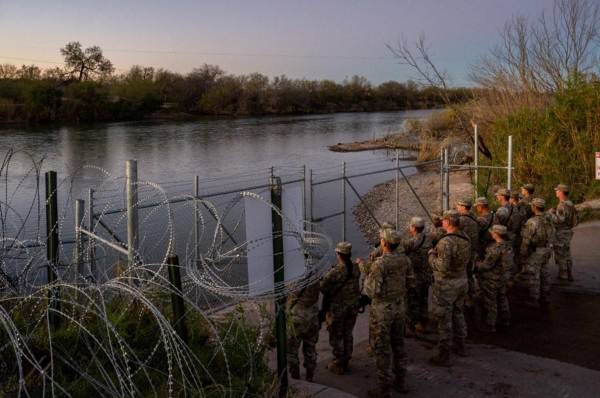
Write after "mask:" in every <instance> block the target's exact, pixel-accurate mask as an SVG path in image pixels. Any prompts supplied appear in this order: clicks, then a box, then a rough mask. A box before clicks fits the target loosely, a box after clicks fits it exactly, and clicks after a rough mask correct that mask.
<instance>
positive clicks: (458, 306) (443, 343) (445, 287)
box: [429, 210, 471, 366]
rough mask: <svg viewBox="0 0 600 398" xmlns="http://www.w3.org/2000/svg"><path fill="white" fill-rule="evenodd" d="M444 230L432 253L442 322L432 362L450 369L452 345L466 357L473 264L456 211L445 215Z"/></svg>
mask: <svg viewBox="0 0 600 398" xmlns="http://www.w3.org/2000/svg"><path fill="white" fill-rule="evenodd" d="M443 227H444V229H445V230H446V231H447V234H446V235H444V236H443V237H442V238H441V239H440V240H439V241H438V243H437V245H436V246H435V248H434V249H432V250H430V251H429V264H430V265H431V268H432V271H433V308H432V310H433V311H432V313H433V316H434V318H435V319H436V320H437V322H438V334H439V343H438V350H439V351H438V354H437V355H436V356H434V357H433V358H431V360H430V361H431V362H432V363H433V364H434V365H439V366H450V365H451V363H450V345H451V343H452V341H454V347H453V348H454V352H455V353H457V354H458V355H461V356H466V351H465V338H466V337H467V324H466V323H465V316H464V313H463V310H464V308H463V307H464V302H465V297H466V295H467V291H468V282H467V266H468V265H469V261H471V243H470V242H469V238H468V237H467V236H465V235H464V234H463V233H462V232H461V231H460V229H459V218H458V213H457V212H456V211H453V210H450V211H447V212H445V213H444V217H443Z"/></svg>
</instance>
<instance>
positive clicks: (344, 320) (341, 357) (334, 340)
mask: <svg viewBox="0 0 600 398" xmlns="http://www.w3.org/2000/svg"><path fill="white" fill-rule="evenodd" d="M357 314H358V313H357V311H356V309H348V310H346V311H345V312H343V313H340V314H334V313H331V312H329V313H327V331H328V332H329V345H330V346H331V350H332V353H333V357H334V362H335V363H336V364H337V365H338V366H341V367H343V368H345V367H347V366H348V363H349V362H350V359H351V358H352V348H353V346H354V337H353V331H354V324H355V323H356V316H357Z"/></svg>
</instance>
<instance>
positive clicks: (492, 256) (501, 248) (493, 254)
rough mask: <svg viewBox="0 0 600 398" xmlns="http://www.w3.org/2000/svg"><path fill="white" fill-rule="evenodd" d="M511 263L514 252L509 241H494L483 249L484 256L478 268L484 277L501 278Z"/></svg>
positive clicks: (510, 266)
mask: <svg viewBox="0 0 600 398" xmlns="http://www.w3.org/2000/svg"><path fill="white" fill-rule="evenodd" d="M513 265H514V254H513V248H512V245H511V244H510V242H507V241H504V242H501V243H498V242H494V243H491V244H490V245H488V247H487V248H486V249H485V257H484V259H483V261H482V262H481V263H480V265H479V267H478V270H479V273H480V275H481V276H482V277H484V278H493V279H501V278H503V277H504V275H505V274H506V272H508V271H510V270H511V269H512V268H513Z"/></svg>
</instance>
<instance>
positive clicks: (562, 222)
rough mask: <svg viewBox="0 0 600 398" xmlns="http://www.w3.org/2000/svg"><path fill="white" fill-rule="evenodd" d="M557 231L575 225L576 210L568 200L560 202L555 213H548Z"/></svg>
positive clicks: (568, 228)
mask: <svg viewBox="0 0 600 398" xmlns="http://www.w3.org/2000/svg"><path fill="white" fill-rule="evenodd" d="M549 214H550V218H551V219H552V222H553V223H554V225H555V226H556V230H557V231H562V230H570V229H572V228H573V227H574V226H575V225H577V210H576V209H575V205H574V204H573V202H571V201H570V200H565V201H563V202H560V203H559V204H558V206H556V212H555V213H549Z"/></svg>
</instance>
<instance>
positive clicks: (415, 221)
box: [410, 217, 425, 228]
mask: <svg viewBox="0 0 600 398" xmlns="http://www.w3.org/2000/svg"><path fill="white" fill-rule="evenodd" d="M410 225H412V226H413V227H416V228H423V227H424V226H425V220H423V219H422V218H421V217H413V218H411V219H410Z"/></svg>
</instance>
